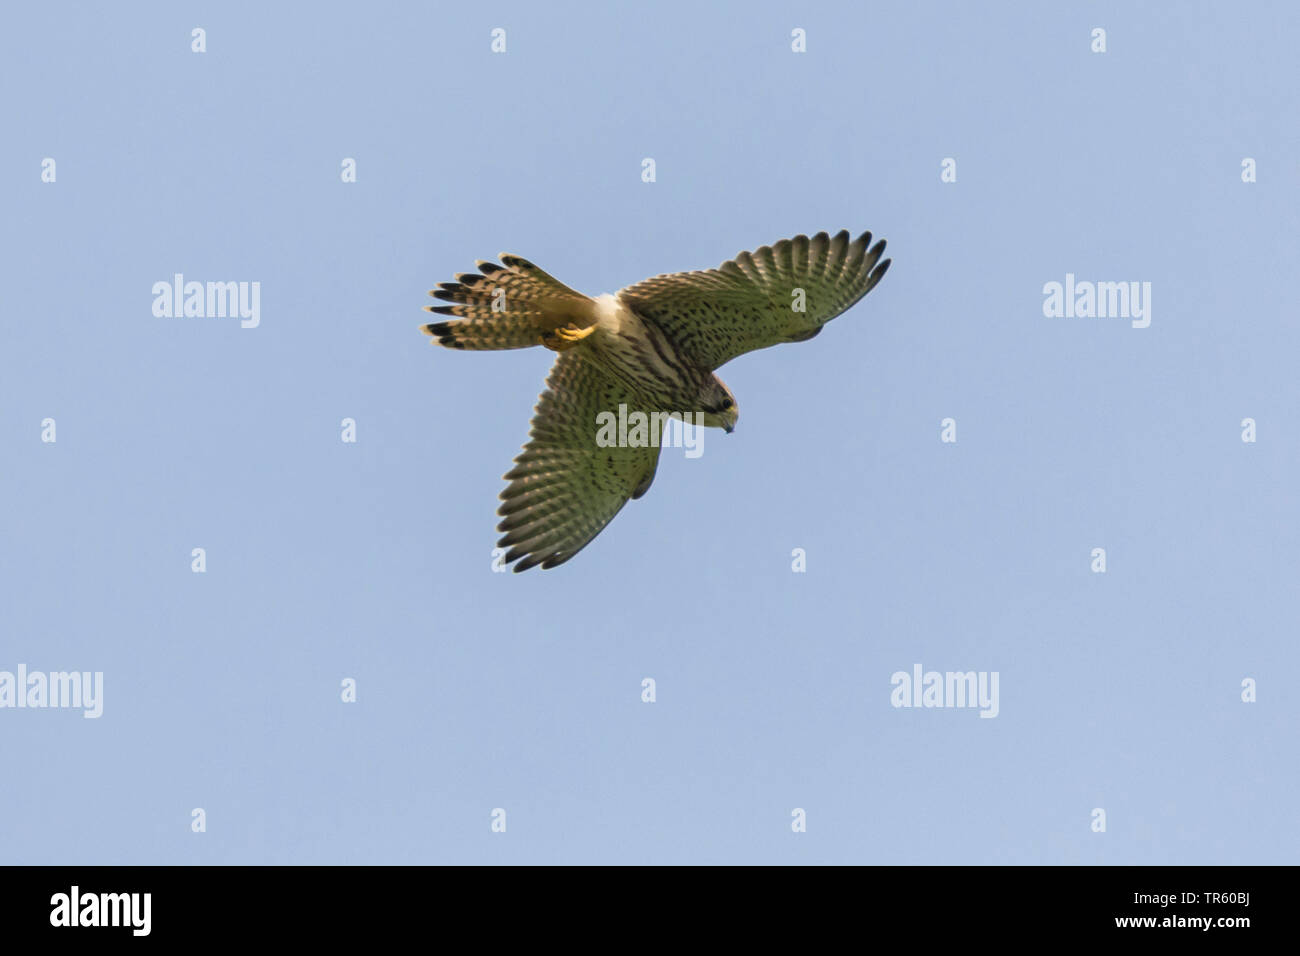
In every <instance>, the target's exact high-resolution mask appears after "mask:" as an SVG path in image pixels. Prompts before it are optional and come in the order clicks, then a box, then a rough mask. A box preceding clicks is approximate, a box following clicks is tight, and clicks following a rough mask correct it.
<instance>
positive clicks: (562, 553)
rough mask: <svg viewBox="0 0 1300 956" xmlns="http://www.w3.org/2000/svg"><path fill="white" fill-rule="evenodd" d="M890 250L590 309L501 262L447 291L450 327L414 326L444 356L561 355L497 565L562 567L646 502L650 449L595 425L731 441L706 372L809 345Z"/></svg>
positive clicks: (614, 299) (835, 247) (816, 254)
mask: <svg viewBox="0 0 1300 956" xmlns="http://www.w3.org/2000/svg"><path fill="white" fill-rule="evenodd" d="M884 251H885V243H884V240H881V241H880V242H877V243H876V244H875V245H872V244H871V233H869V232H864V233H863V234H862V235H860V236H858V238H856V239H850V237H849V233H848V232H847V231H842V232H840V233H838V234H836V235H834V236H829V235H827V234H826V233H824V232H819V233H817V235H815V236H813V237H812V238H811V239H809V238H808V237H807V236H802V235H801V236H795V237H794V238H793V239H782V240H781V241H780V242H777V243H774V244H772V245H771V246H763V247H762V248H760V249H756V250H755V251H753V252H742V253H740V254H739V255H737V256H736V257H735V258H734V259H732V260H730V261H729V262H724V263H723V264H722V265H720V266H718V268H716V269H707V270H704V271H701V272H677V273H673V274H671V275H659V276H655V277H654V278H652V279H646V280H645V281H643V282H638V283H636V284H635V285H631V286H628V287H627V288H625V289H622V290H620V291H619V292H618V293H617V294H616V295H600V296H597V297H595V298H589V297H588V296H585V295H583V294H582V293H580V292H575V291H574V290H573V289H570V288H569V287H568V286H566V285H564V283H562V282H560V281H559V280H557V279H555V278H553V277H552V276H550V275H548V274H547V273H545V272H543V271H542V270H541V269H539V268H538V267H537V266H535V265H533V264H532V263H531V262H529V261H528V260H526V259H521V258H519V257H518V256H511V255H504V254H503V255H502V256H501V257H500V259H501V264H500V265H497V264H496V263H493V262H484V261H479V262H478V263H476V265H477V266H478V269H479V272H480V273H481V274H476V273H462V274H460V275H458V276H456V281H455V282H443V283H440V284H439V285H438V288H437V289H434V290H433V291H432V292H430V293H429V294H430V295H432V296H434V297H435V298H438V299H442V300H443V301H445V302H451V303H454V304H452V305H437V306H433V305H430V306H425V309H426V310H427V311H429V312H435V313H438V314H440V315H447V316H452V317H453V318H452V319H450V320H449V321H443V322H434V323H431V324H429V325H425V326H422V328H421V331H423V332H425V333H426V334H428V335H430V336H432V337H433V340H434V341H435V342H437V343H438V344H439V345H443V346H446V347H447V348H453V349H471V350H473V349H480V350H481V349H488V350H491V349H522V348H528V347H530V346H534V345H543V346H545V347H547V348H549V349H552V350H554V351H556V352H558V353H559V356H558V357H557V358H556V360H555V364H554V365H553V366H552V367H551V372H550V375H549V376H548V377H547V379H546V390H545V391H544V392H542V394H541V397H540V398H539V399H538V401H537V407H536V408H535V409H534V412H533V421H532V428H531V430H530V432H529V436H530V437H529V440H528V444H526V445H525V446H524V449H523V452H522V453H521V454H520V455H519V456H518V457H517V458H515V461H514V468H512V469H511V470H510V471H508V472H506V474H505V476H504V477H505V480H506V481H507V482H509V484H508V485H506V488H505V490H504V491H503V492H501V507H500V508H499V509H498V510H497V513H498V514H499V515H500V516H501V523H500V524H499V525H498V526H497V530H498V531H500V532H502V537H501V540H500V542H498V546H499V547H500V548H502V549H507V548H508V549H509V550H508V551H506V552H505V563H506V564H510V563H514V570H516V571H525V570H527V569H528V568H532V567H535V566H537V565H539V564H540V565H541V566H542V567H543V568H553V567H555V566H556V565H559V564H563V563H564V562H565V561H568V560H569V559H570V558H571V557H573V556H574V555H575V554H577V553H578V552H579V551H581V550H582V549H583V548H584V547H586V546H587V545H588V544H589V543H590V542H591V540H592V539H593V538H595V537H596V535H598V534H600V532H601V531H602V530H603V529H604V528H605V526H606V525H607V524H609V522H610V521H611V520H613V518H614V516H615V515H616V514H618V512H619V511H620V510H621V509H622V507H623V505H625V504H626V503H627V502H628V500H629V499H633V500H635V499H637V498H640V497H641V496H642V495H644V494H645V493H646V491H647V490H649V488H650V483H651V482H652V481H653V480H654V476H655V469H656V468H657V467H658V464H659V444H660V443H659V441H658V440H657V437H658V436H656V440H654V441H653V442H647V443H643V444H641V445H640V446H631V445H630V444H624V445H619V444H617V443H610V442H608V441H601V440H598V431H599V430H598V421H600V419H601V415H602V413H611V414H612V413H617V412H618V411H619V410H620V406H624V407H625V408H627V409H631V410H633V411H640V412H642V413H644V414H645V415H647V416H649V415H652V414H654V413H662V412H664V411H676V412H680V413H694V420H695V422H697V423H702V424H705V425H710V426H714V427H720V428H723V429H725V430H726V431H728V432H730V431H731V430H732V429H733V428H734V427H735V425H736V419H737V418H738V417H739V413H740V410H739V407H738V406H737V405H736V397H735V396H734V395H732V394H731V390H730V389H729V388H727V386H726V385H724V384H723V382H722V380H721V379H720V378H718V377H717V376H716V375H715V374H713V373H714V370H715V369H717V368H719V367H720V366H722V365H724V364H726V363H727V362H728V361H730V360H731V359H733V358H735V357H736V356H737V355H743V354H744V353H746V352H752V351H754V350H755V349H762V348H767V347H768V346H771V345H779V344H780V343H782V342H805V341H807V340H808V339H811V338H812V337H813V336H814V335H816V334H817V333H819V332H820V331H821V330H822V326H823V325H825V324H826V323H827V322H829V321H830V320H831V319H833V318H835V317H836V316H837V315H839V314H840V313H842V312H844V311H846V310H847V309H848V308H850V307H851V306H852V305H853V304H854V303H856V302H857V301H858V300H859V299H861V298H862V297H863V296H864V295H866V294H867V293H868V292H870V291H871V290H872V289H873V288H874V287H875V285H876V283H877V282H879V281H880V280H881V278H882V277H883V276H884V274H885V270H886V269H888V268H889V263H890V260H888V259H885V260H884V261H881V256H882V255H883V254H884ZM650 420H651V421H654V422H658V423H659V425H660V427H662V425H663V421H664V419H663V418H662V417H660V418H651V419H650Z"/></svg>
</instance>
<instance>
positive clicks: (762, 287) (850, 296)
mask: <svg viewBox="0 0 1300 956" xmlns="http://www.w3.org/2000/svg"><path fill="white" fill-rule="evenodd" d="M884 251H885V243H884V240H881V241H880V242H877V243H876V244H875V245H874V246H873V245H872V244H871V233H869V232H864V233H863V234H862V235H860V236H859V237H858V238H857V239H854V240H850V239H849V234H848V232H847V231H842V232H840V233H839V234H837V235H835V236H828V235H827V234H826V233H824V232H819V233H817V235H815V236H813V237H812V238H811V239H809V238H808V237H807V236H795V237H794V238H793V239H782V240H781V241H780V242H777V243H774V244H773V245H771V246H763V247H762V248H760V249H756V250H754V251H753V252H742V253H740V254H739V255H738V256H736V258H734V259H732V260H731V261H729V262H724V263H723V264H722V265H720V266H718V268H716V269H708V270H705V271H703V272H676V273H672V274H670V275H660V276H655V277H654V278H653V279H646V280H645V281H644V282H638V283H637V284H636V285H631V286H628V287H627V288H625V289H623V290H621V291H620V292H619V294H618V295H619V298H620V299H621V300H622V301H623V302H624V303H625V304H626V305H628V306H630V307H631V308H632V309H634V310H635V311H636V312H638V313H639V314H641V315H642V316H645V317H646V318H649V319H650V320H651V321H653V322H655V323H656V324H657V325H658V326H659V327H660V328H662V329H663V330H664V331H665V332H667V333H668V335H669V336H670V337H671V338H672V339H673V341H674V342H675V343H676V344H677V346H678V347H679V348H680V349H681V351H682V352H683V353H684V354H685V355H686V356H688V357H690V358H693V359H694V360H695V361H696V363H697V364H699V365H700V366H701V367H702V368H708V369H710V370H712V369H716V368H718V367H719V366H721V365H723V364H724V363H726V362H728V361H730V360H731V359H733V358H735V357H736V356H737V355H743V354H744V353H746V352H752V351H753V350H754V349H762V348H767V347H768V346H770V345H779V344H780V343H782V342H802V341H804V340H806V339H810V338H812V337H813V336H814V335H816V334H817V333H818V332H820V331H821V328H822V326H823V325H825V324H826V323H827V322H829V321H830V320H831V319H833V318H835V317H836V316H837V315H839V314H840V313H841V312H844V311H845V310H846V309H848V308H849V307H850V306H852V305H853V304H854V303H855V302H857V301H858V300H859V299H861V298H862V297H863V296H864V295H866V294H867V293H868V292H870V291H871V290H872V288H874V287H875V285H876V283H877V282H879V281H880V280H881V278H882V277H883V276H884V274H885V270H886V269H888V268H889V261H890V260H888V259H886V260H884V261H883V262H881V261H880V257H881V255H883V254H884Z"/></svg>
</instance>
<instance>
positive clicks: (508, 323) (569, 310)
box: [420, 254, 596, 349]
mask: <svg viewBox="0 0 1300 956" xmlns="http://www.w3.org/2000/svg"><path fill="white" fill-rule="evenodd" d="M501 262H502V263H503V265H497V264H496V263H494V262H483V261H481V260H480V261H479V262H478V263H476V265H477V266H478V268H479V271H480V272H482V275H477V274H475V273H473V272H465V273H461V274H460V275H458V276H456V281H455V282H441V283H439V284H438V288H436V289H434V290H432V291H431V292H430V293H429V294H430V295H431V296H433V297H434V298H437V299H442V300H444V301H446V302H453V303H455V304H454V305H426V306H425V307H424V308H425V310H426V311H428V312H435V313H437V314H439V315H453V316H457V317H458V318H456V319H455V320H452V321H447V322H432V323H430V324H428V325H425V326H421V329H420V330H421V331H422V332H424V333H425V334H426V335H431V336H433V338H434V340H435V341H436V342H437V343H438V344H439V345H443V346H446V347H447V348H453V349H522V348H527V347H528V346H530V345H549V346H550V347H552V348H555V347H556V345H555V344H554V343H555V342H557V341H559V340H557V339H556V333H557V330H573V331H576V332H581V331H582V330H584V329H589V328H590V327H591V326H593V325H594V324H595V322H596V303H595V302H593V301H592V300H591V299H589V298H588V297H587V296H585V295H583V294H582V293H581V292H575V291H574V290H573V289H570V288H569V287H568V286H567V285H565V284H564V283H563V282H560V281H559V280H558V279H556V278H555V277H553V276H551V275H548V274H547V273H545V272H543V271H542V270H541V269H539V268H537V266H535V265H533V264H532V263H531V262H529V261H528V260H527V259H520V258H519V257H518V256H511V255H504V254H503V255H502V256H501ZM561 334H564V333H563V332H561Z"/></svg>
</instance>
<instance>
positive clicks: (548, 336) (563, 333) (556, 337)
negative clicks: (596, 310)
mask: <svg viewBox="0 0 1300 956" xmlns="http://www.w3.org/2000/svg"><path fill="white" fill-rule="evenodd" d="M594 331H596V326H595V324H594V323H593V324H592V325H589V326H587V327H586V328H585V329H579V328H576V327H575V326H574V325H573V324H572V323H570V324H569V325H566V326H564V327H563V328H559V329H552V330H551V331H550V332H543V333H542V338H541V342H542V344H543V345H545V346H546V347H547V348H548V349H551V350H552V351H555V352H563V351H565V350H566V349H571V348H573V347H574V346H575V345H577V344H578V343H579V342H581V341H582V340H583V339H585V338H586V337H587V336H588V335H590V334H591V333H592V332H594Z"/></svg>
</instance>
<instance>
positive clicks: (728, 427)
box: [722, 425, 736, 435]
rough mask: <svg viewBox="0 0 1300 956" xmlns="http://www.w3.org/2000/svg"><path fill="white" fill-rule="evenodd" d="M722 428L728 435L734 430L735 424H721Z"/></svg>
mask: <svg viewBox="0 0 1300 956" xmlns="http://www.w3.org/2000/svg"><path fill="white" fill-rule="evenodd" d="M722 430H723V431H724V432H726V433H727V434H728V435H730V434H731V433H732V432H734V431H735V430H736V426H735V425H723V426H722Z"/></svg>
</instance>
